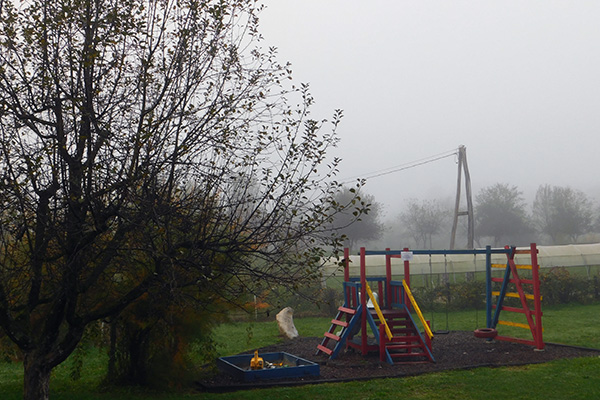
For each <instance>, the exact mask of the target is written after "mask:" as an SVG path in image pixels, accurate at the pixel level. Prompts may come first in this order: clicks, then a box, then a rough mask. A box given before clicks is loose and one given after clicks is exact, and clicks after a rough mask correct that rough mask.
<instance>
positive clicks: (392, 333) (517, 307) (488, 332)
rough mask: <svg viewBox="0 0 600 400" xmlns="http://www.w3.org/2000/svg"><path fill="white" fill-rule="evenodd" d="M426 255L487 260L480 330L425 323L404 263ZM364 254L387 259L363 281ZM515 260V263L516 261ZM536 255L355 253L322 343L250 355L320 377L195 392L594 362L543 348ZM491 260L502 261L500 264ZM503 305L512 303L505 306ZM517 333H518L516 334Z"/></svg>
mask: <svg viewBox="0 0 600 400" xmlns="http://www.w3.org/2000/svg"><path fill="white" fill-rule="evenodd" d="M427 252H428V253H427ZM432 252H436V253H441V252H443V253H444V255H448V254H462V253H465V254H467V253H468V254H470V255H472V256H483V257H484V258H485V264H486V267H485V269H486V276H487V277H486V293H485V298H486V302H485V303H486V307H485V312H484V314H485V322H484V324H483V325H482V326H481V327H479V328H480V329H475V331H473V330H471V331H467V330H456V331H452V330H448V331H437V332H431V329H429V328H430V326H429V325H430V323H429V321H427V320H426V319H425V318H424V315H423V313H422V312H421V310H420V309H419V306H418V304H417V302H418V299H415V298H414V297H413V295H412V294H411V290H410V261H411V260H412V258H413V256H414V255H415V254H428V255H431V254H432ZM369 255H374V256H381V255H383V256H385V257H386V268H385V271H384V272H385V273H384V276H377V277H374V276H368V273H367V267H366V257H367V256H369ZM517 255H520V258H518V259H517V258H516V256H517ZM537 255H538V250H537V247H536V245H535V243H532V244H531V246H530V247H528V248H520V249H517V248H515V247H505V248H502V249H492V248H490V247H489V246H488V247H487V248H486V249H479V250H441V251H435V250H434V251H419V250H417V251H408V249H404V250H402V251H391V250H389V249H388V250H385V251H371V252H369V251H367V250H365V249H361V252H360V266H359V276H351V275H350V272H349V271H350V268H349V265H348V262H349V261H348V260H349V259H350V257H349V253H348V252H346V253H345V257H344V262H345V263H346V268H345V269H344V270H345V276H344V286H343V291H344V304H343V305H340V306H339V308H338V312H337V314H336V315H335V316H334V318H333V319H332V320H331V325H330V328H329V330H327V331H325V332H324V334H323V336H322V337H314V336H311V337H300V338H296V339H293V340H287V341H284V342H283V343H279V344H276V345H272V346H267V347H263V348H261V349H255V350H254V351H256V350H258V352H257V353H255V354H260V353H270V352H287V353H291V354H294V355H295V356H297V357H300V358H302V359H306V360H310V361H311V362H314V363H316V364H318V365H319V366H320V374H318V376H303V377H299V378H294V379H282V380H278V381H267V380H260V381H258V382H252V383H243V382H242V383H241V382H239V381H236V380H235V379H233V378H232V377H231V376H230V375H229V374H227V373H221V374H218V375H216V376H213V377H212V378H210V379H207V380H205V381H203V382H200V386H201V387H202V388H203V389H205V390H214V391H219V390H232V389H237V388H239V389H243V388H247V387H255V386H259V387H260V386H271V385H293V384H299V383H300V384H302V383H317V382H336V381H341V382H344V381H352V380H368V379H373V378H386V377H402V376H413V375H419V374H423V373H430V372H439V371H446V370H455V369H472V368H477V367H499V366H516V365H524V364H536V363H544V362H548V361H552V360H556V359H564V358H575V357H598V356H599V355H600V350H595V349H588V348H582V347H575V346H565V345H561V344H555V343H545V342H544V338H543V332H544V330H543V328H542V315H543V312H542V309H541V300H542V296H541V295H540V281H539V275H538V270H539V263H538V260H537ZM497 256H501V257H502V258H503V259H504V262H503V263H498V261H497V260H498V258H497ZM494 257H496V258H494ZM393 258H397V259H401V260H402V263H403V267H404V271H403V274H402V275H403V276H402V280H401V281H399V280H397V273H393V271H392V268H391V265H392V262H391V261H392V259H393ZM494 260H496V261H494ZM494 270H496V271H494ZM396 272H397V271H396ZM374 292H376V293H379V296H377V295H375V294H374ZM505 299H507V300H511V301H510V302H508V301H506V302H505ZM501 314H502V315H501ZM507 328H508V330H507ZM515 329H516V330H519V331H523V332H524V334H518V335H514V334H513V332H514V331H515ZM506 332H509V334H507V333H506Z"/></svg>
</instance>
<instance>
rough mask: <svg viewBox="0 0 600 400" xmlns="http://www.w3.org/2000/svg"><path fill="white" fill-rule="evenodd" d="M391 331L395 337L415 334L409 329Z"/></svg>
mask: <svg viewBox="0 0 600 400" xmlns="http://www.w3.org/2000/svg"><path fill="white" fill-rule="evenodd" d="M391 331H392V334H393V335H394V336H396V334H406V333H415V330H414V329H411V328H399V329H391Z"/></svg>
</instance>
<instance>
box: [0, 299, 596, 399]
mask: <svg viewBox="0 0 600 400" xmlns="http://www.w3.org/2000/svg"><path fill="white" fill-rule="evenodd" d="M425 316H426V318H428V319H433V321H434V329H437V330H444V329H446V314H445V313H439V314H433V315H431V314H428V313H426V315H425ZM332 317H333V316H332ZM330 320H331V317H328V318H302V319H296V320H295V325H296V328H297V329H298V331H299V333H300V334H301V335H302V336H321V335H322V334H323V332H324V331H326V330H327V328H328V327H329V323H330ZM484 325H485V315H484V313H483V311H478V312H477V313H476V312H475V311H469V312H466V311H465V312H453V313H450V314H448V328H449V329H450V330H473V329H475V328H476V327H477V326H479V327H482V326H484ZM544 326H545V332H544V338H545V340H546V341H548V342H557V343H565V344H571V345H578V346H584V347H596V348H600V335H598V334H597V332H598V331H600V304H594V305H586V306H581V305H565V306H559V307H552V308H547V309H545V310H544ZM503 328H504V329H505V327H502V328H501V329H503ZM501 332H502V334H504V331H501ZM518 333H519V335H523V333H522V332H518ZM215 334H216V337H217V340H218V341H219V343H220V346H219V347H218V352H219V354H220V355H231V354H236V353H239V352H240V351H244V350H249V349H253V348H258V347H262V346H265V345H268V344H272V343H274V342H276V341H279V340H281V339H280V338H279V336H278V328H277V324H276V322H274V321H269V322H248V323H231V324H225V325H222V326H220V327H219V328H218V329H217V330H216V332H215ZM106 362H107V358H106V355H105V354H104V353H103V352H101V351H99V350H97V349H90V350H89V352H88V354H87V355H86V357H85V361H84V368H83V372H82V376H81V378H80V379H79V380H75V381H74V380H72V379H71V377H70V374H71V371H72V360H68V361H67V362H65V363H63V364H62V365H60V366H59V367H58V368H56V369H55V371H54V373H53V376H52V381H51V397H52V398H53V399H109V398H110V399H200V400H204V399H224V400H225V399H261V400H264V399H270V398H277V399H332V398H339V397H340V396H343V395H344V393H347V394H350V395H351V396H352V397H353V398H356V399H392V398H402V399H482V398H486V397H490V398H492V397H493V398H494V399H511V400H514V399H545V400H550V399H592V398H600V374H598V373H597V371H599V370H600V358H584V359H574V360H558V361H555V362H551V363H547V364H540V365H529V366H524V367H511V368H508V367H507V368H495V369H491V368H480V369H474V370H469V371H452V372H445V373H436V374H428V375H422V376H417V377H411V378H399V379H381V380H372V381H364V382H352V383H343V384H321V385H308V386H302V387H289V388H273V389H262V390H249V391H243V392H235V393H224V394H214V393H181V392H173V393H165V392H160V393H157V392H152V391H149V390H147V389H137V388H133V389H118V390H114V389H111V390H110V391H106V392H103V391H102V390H100V389H98V385H99V382H100V380H101V379H102V377H103V376H104V374H105V369H106ZM22 379H23V371H22V365H21V364H18V363H4V362H0V399H2V400H5V399H6V400H8V399H19V398H21V397H22Z"/></svg>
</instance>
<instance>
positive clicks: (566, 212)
mask: <svg viewBox="0 0 600 400" xmlns="http://www.w3.org/2000/svg"><path fill="white" fill-rule="evenodd" d="M362 198H363V199H367V200H368V201H367V203H368V204H375V207H373V211H374V212H372V213H370V214H367V215H362V216H361V221H360V222H358V223H356V224H353V225H352V226H349V227H345V229H342V232H343V233H345V235H346V236H347V243H349V244H351V245H362V244H363V243H364V244H366V245H372V246H375V247H382V246H383V247H397V246H402V247H405V246H408V247H412V248H424V249H427V248H447V247H448V245H449V240H450V230H451V226H452V210H453V204H452V200H450V199H448V200H444V199H429V200H417V199H408V200H407V201H406V203H405V206H404V209H403V211H402V212H401V213H399V215H398V216H397V217H396V218H394V219H391V220H390V221H389V222H387V223H384V222H382V221H381V217H382V215H383V211H382V207H381V205H380V204H379V203H377V202H376V201H375V198H374V197H373V196H372V195H369V194H366V193H363V194H362ZM474 204H475V210H474V214H475V215H474V217H475V241H476V246H485V245H488V244H490V245H492V246H503V245H507V244H508V245H527V244H529V243H531V242H536V243H538V244H545V245H560V244H570V243H585V242H595V241H598V240H600V207H599V206H598V204H597V203H596V202H595V201H594V200H593V199H591V198H590V197H588V196H587V195H586V194H585V193H584V192H582V191H580V190H577V189H573V188H571V187H568V186H553V185H548V184H544V185H540V186H539V188H538V189H537V192H536V194H535V198H534V200H533V202H532V204H527V202H526V201H525V198H524V196H523V192H522V191H521V190H519V188H518V187H517V186H514V185H510V184H507V183H496V184H494V185H491V186H487V187H484V188H482V189H481V190H480V191H479V192H478V193H477V194H476V196H475V198H474ZM363 206H364V205H363ZM338 225H339V226H343V225H344V224H342V223H339V224H338ZM458 233H459V235H463V236H465V237H466V234H467V227H466V222H465V223H464V226H462V227H459V232H458ZM459 243H460V242H459ZM351 247H352V246H351Z"/></svg>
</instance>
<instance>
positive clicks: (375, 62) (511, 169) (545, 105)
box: [261, 0, 600, 217]
mask: <svg viewBox="0 0 600 400" xmlns="http://www.w3.org/2000/svg"><path fill="white" fill-rule="evenodd" d="M264 4H265V5H266V6H267V8H266V10H265V11H264V12H263V13H262V14H261V27H262V28H261V32H262V34H263V36H264V37H265V41H264V45H269V46H270V45H273V46H276V47H278V49H279V55H280V61H290V62H291V63H292V69H293V71H294V78H295V81H296V82H307V83H310V85H311V91H312V93H313V95H314V97H315V99H316V106H315V107H314V109H313V111H312V117H314V118H317V119H320V118H329V117H330V116H331V115H332V113H333V110H334V109H336V108H340V109H343V110H344V115H345V117H344V119H343V121H342V124H341V126H340V129H339V134H340V137H341V139H342V142H341V144H340V146H339V148H338V149H336V151H335V155H337V156H340V157H342V158H343V160H344V161H343V163H342V165H341V168H340V173H339V175H338V178H339V179H340V180H345V179H347V178H354V177H356V176H365V175H369V174H370V173H372V172H374V171H378V170H382V169H385V168H390V167H394V166H398V165H402V164H404V163H407V162H411V161H415V160H419V159H423V158H426V157H429V156H432V155H435V154H439V153H443V152H445V151H448V150H451V149H454V148H457V147H458V146H459V145H465V146H466V147H467V157H468V164H469V168H470V172H471V177H472V183H473V189H474V195H476V194H477V193H478V191H479V189H480V188H482V187H485V186H489V185H493V184H495V183H509V184H512V185H515V186H517V187H519V189H520V190H522V191H523V192H524V194H525V197H526V198H527V200H528V202H529V203H530V202H531V200H532V199H533V197H534V195H535V191H536V190H537V188H538V186H539V185H541V184H552V185H560V186H571V187H572V188H574V189H579V190H582V191H584V192H585V193H586V194H588V195H589V196H590V198H591V199H593V200H594V201H598V200H600V178H599V175H598V173H599V171H600V168H599V167H600V161H599V158H598V151H599V150H600V134H599V133H600V129H599V128H600V23H599V21H600V1H579V0H578V1H523V0H519V1H491V0H486V1H456V0H453V1H447V0H440V1H426V0H425V1H422V0H419V1H417V0H414V1H399V0H394V1H390V0H388V1H383V0H369V1H364V0H363V1H358V0H302V1H299V0H264ZM332 154H333V153H332ZM456 175H457V165H456V163H455V159H454V158H446V159H443V160H440V161H437V162H434V163H431V164H427V165H424V166H420V167H416V168H413V169H408V170H405V171H402V172H397V173H394V174H390V175H386V176H383V177H379V178H373V179H371V180H369V181H368V183H367V186H366V188H365V189H366V191H367V192H369V193H371V194H373V195H374V196H375V197H376V199H377V200H378V201H380V202H382V203H383V204H384V205H385V207H386V209H387V211H388V215H390V217H392V216H395V214H397V212H398V211H399V210H400V209H401V208H402V206H403V205H404V204H405V201H406V199H409V198H418V199H435V198H449V199H452V198H453V197H454V195H455V190H456Z"/></svg>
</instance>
